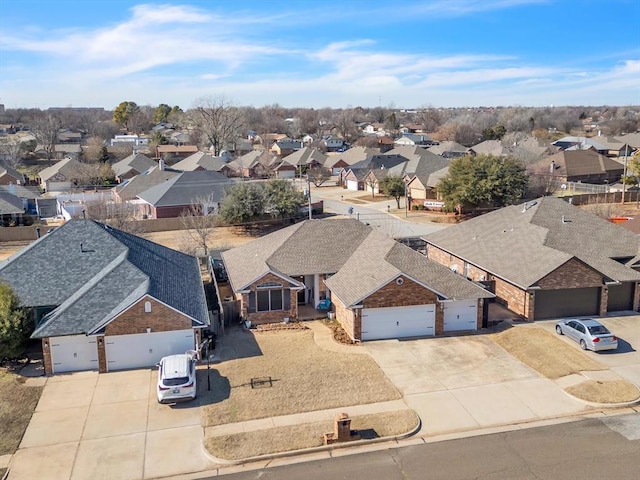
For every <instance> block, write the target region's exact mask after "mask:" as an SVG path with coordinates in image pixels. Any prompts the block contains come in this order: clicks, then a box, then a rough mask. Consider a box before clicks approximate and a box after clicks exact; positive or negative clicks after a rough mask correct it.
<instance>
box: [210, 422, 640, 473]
mask: <svg viewBox="0 0 640 480" xmlns="http://www.w3.org/2000/svg"><path fill="white" fill-rule="evenodd" d="M639 468H640V413H631V414H625V415H620V416H613V417H604V418H602V419H596V418H593V419H587V420H581V421H576V422H570V423H563V424H558V425H553V426H548V427H540V428H531V429H525V430H515V431H511V432H506V433H497V434H492V435H484V436H477V437H470V438H463V439H458V440H450V441H444V442H439V443H430V444H424V443H422V444H418V445H412V446H407V447H399V448H393V449H387V450H381V451H375V452H369V453H362V454H353V455H351V454H349V452H347V451H340V450H338V451H335V452H334V456H333V457H332V458H328V459H326V460H317V461H312V462H308V463H297V464H293V465H284V466H279V467H272V468H261V469H258V470H253V471H247V472H243V473H235V474H231V475H224V477H225V478H229V479H234V480H253V479H261V480H267V479H278V480H294V479H305V480H316V479H317V480H321V479H322V480H325V479H348V480H373V479H385V480H396V479H397V480H424V479H428V480H439V479H442V480H467V479H480V478H481V479H487V480H498V479H504V480H533V479H535V480H558V479H562V480H573V479H576V480H578V479H579V480H586V479H595V478H608V479H616V480H627V479H636V478H638V469H639ZM236 471H237V467H236ZM223 474H224V470H221V471H220V475H223ZM207 478H215V477H207Z"/></svg>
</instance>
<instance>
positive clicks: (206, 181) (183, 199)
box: [138, 170, 232, 207]
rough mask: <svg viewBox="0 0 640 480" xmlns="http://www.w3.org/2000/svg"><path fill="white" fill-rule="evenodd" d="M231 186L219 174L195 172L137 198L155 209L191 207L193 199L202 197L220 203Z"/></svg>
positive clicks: (179, 176) (187, 173)
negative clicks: (180, 206)
mask: <svg viewBox="0 0 640 480" xmlns="http://www.w3.org/2000/svg"><path fill="white" fill-rule="evenodd" d="M231 184H232V181H231V180H230V179H229V178H228V177H226V176H225V175H222V174H221V173H218V172H212V171H209V170H196V171H194V172H183V173H180V174H178V175H176V176H174V177H173V178H170V179H169V180H167V181H166V182H163V183H160V184H158V185H155V186H153V187H151V188H149V189H148V190H145V191H143V192H140V193H139V194H138V198H140V199H141V200H144V201H145V202H147V203H149V204H151V205H153V206H155V207H169V206H179V205H191V204H193V201H194V200H195V199H197V198H203V197H207V198H209V197H211V200H212V201H213V202H221V201H222V199H223V198H224V196H225V194H226V188H227V187H228V186H230V185H231Z"/></svg>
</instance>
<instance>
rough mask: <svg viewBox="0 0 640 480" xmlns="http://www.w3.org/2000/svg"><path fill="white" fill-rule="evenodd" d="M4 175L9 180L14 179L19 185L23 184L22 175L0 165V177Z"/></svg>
mask: <svg viewBox="0 0 640 480" xmlns="http://www.w3.org/2000/svg"><path fill="white" fill-rule="evenodd" d="M5 175H6V176H8V177H11V178H15V179H16V181H17V182H19V183H25V182H24V175H23V174H21V173H20V172H18V171H17V170H15V169H13V168H11V167H7V166H3V165H0V177H4V176H5Z"/></svg>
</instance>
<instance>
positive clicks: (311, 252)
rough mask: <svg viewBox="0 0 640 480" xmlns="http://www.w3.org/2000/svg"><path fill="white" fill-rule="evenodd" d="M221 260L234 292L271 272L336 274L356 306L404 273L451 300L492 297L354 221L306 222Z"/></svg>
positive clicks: (336, 284)
mask: <svg viewBox="0 0 640 480" xmlns="http://www.w3.org/2000/svg"><path fill="white" fill-rule="evenodd" d="M336 245H338V246H339V248H336ZM222 259H223V261H224V263H225V266H226V268H227V273H228V275H229V280H230V282H231V286H232V288H233V289H234V291H236V292H237V291H241V290H244V289H246V288H247V287H248V286H249V285H250V284H251V283H253V282H255V281H256V280H258V279H259V278H260V277H262V276H263V275H265V274H266V273H268V272H274V273H276V274H279V275H280V276H284V277H292V276H297V275H311V274H332V273H335V275H332V277H331V278H330V279H329V280H327V281H326V283H327V285H328V286H329V288H331V291H332V292H333V293H335V294H336V295H338V296H339V298H341V299H343V301H345V303H346V305H352V304H353V302H359V301H360V300H361V299H362V298H363V295H365V294H366V293H367V292H369V293H370V292H372V291H374V290H376V289H377V288H380V287H382V286H383V285H384V284H386V283H387V282H388V281H389V279H390V278H392V277H393V276H394V275H395V276H397V275H399V274H404V275H408V276H410V277H411V278H414V279H416V281H418V282H422V283H425V284H428V286H429V288H432V289H434V290H437V293H439V294H441V295H443V296H445V297H447V298H484V297H491V296H492V294H490V293H488V292H486V291H485V290H484V289H482V288H480V287H478V286H476V285H474V284H472V283H471V282H468V281H467V280H466V279H464V278H462V277H461V276H459V275H455V274H454V273H453V272H451V271H447V270H448V269H446V268H445V267H442V266H441V265H438V264H436V263H435V262H433V261H431V260H429V259H427V258H426V257H425V256H423V255H421V254H419V253H417V252H414V251H413V250H411V249H410V248H409V247H406V246H404V245H401V244H399V243H397V242H396V241H395V240H393V239H390V238H388V237H386V236H385V235H383V234H382V233H380V232H377V231H375V230H374V229H373V228H372V227H370V226H367V225H365V224H363V223H361V222H359V221H358V220H355V219H325V220H318V219H314V220H306V221H304V222H302V223H299V224H296V225H292V226H290V227H287V228H284V229H282V230H279V231H277V232H274V233H272V234H269V235H266V236H264V237H261V238H259V239H256V240H254V241H252V242H249V243H246V244H244V245H241V246H239V247H236V248H233V249H231V250H227V251H226V252H223V253H222ZM336 272H337V273H336Z"/></svg>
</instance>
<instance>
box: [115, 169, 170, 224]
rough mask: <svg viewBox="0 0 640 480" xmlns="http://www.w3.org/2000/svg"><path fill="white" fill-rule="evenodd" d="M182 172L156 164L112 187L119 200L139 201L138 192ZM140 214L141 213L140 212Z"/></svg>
mask: <svg viewBox="0 0 640 480" xmlns="http://www.w3.org/2000/svg"><path fill="white" fill-rule="evenodd" d="M181 173H182V172H181V171H179V170H175V169H173V168H167V167H166V166H164V165H163V164H160V165H156V166H155V167H152V168H150V169H149V170H147V171H146V172H143V173H141V174H140V175H136V176H135V177H133V178H130V179H128V180H125V181H123V182H122V183H120V184H119V185H116V186H115V187H114V188H113V192H114V195H115V197H116V199H117V200H118V201H120V202H130V203H134V204H135V203H140V202H139V201H138V200H137V198H138V194H139V193H142V192H144V191H145V190H149V189H150V188H151V187H154V186H156V185H159V184H161V183H164V182H167V181H169V180H171V179H172V178H173V177H175V176H177V175H180V174H181ZM141 215H142V214H141Z"/></svg>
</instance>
